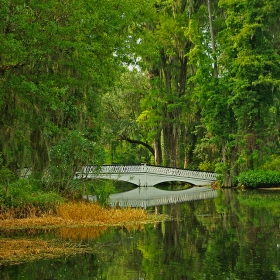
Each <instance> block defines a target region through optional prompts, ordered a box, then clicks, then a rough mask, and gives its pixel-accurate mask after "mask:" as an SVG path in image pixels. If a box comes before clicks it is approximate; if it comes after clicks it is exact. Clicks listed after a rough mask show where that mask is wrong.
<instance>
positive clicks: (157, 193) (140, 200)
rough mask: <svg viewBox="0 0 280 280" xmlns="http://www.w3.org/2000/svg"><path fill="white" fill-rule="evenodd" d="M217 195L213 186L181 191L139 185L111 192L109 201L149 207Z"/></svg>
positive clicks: (125, 205)
mask: <svg viewBox="0 0 280 280" xmlns="http://www.w3.org/2000/svg"><path fill="white" fill-rule="evenodd" d="M217 195H218V193H217V191H216V190H214V189H212V188H211V187H193V188H190V189H187V190H181V191H164V190H159V189H157V188H154V187H139V188H136V189H134V190H131V191H128V192H123V193H117V194H111V195H110V197H109V203H110V205H111V206H116V205H118V206H120V207H142V208H147V207H150V206H158V205H165V204H175V203H182V202H186V201H193V200H200V199H209V198H214V197H216V196H217ZM84 198H85V199H88V200H90V201H96V197H95V196H93V195H87V196H84Z"/></svg>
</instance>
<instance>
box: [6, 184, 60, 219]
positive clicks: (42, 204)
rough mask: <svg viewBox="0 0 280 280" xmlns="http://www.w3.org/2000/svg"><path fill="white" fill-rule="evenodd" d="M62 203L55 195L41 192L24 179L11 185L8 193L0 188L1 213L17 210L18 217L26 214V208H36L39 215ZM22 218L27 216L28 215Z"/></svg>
mask: <svg viewBox="0 0 280 280" xmlns="http://www.w3.org/2000/svg"><path fill="white" fill-rule="evenodd" d="M62 201H63V198H62V197H61V196H59V195H58V194H57V193H55V192H43V191H42V190H40V189H39V188H38V186H37V185H35V184H31V183H30V182H29V181H28V180H25V179H21V180H18V181H16V182H14V183H11V184H10V185H9V191H8V192H6V190H5V187H4V185H1V186H0V204H1V209H2V212H3V211H6V210H7V209H9V208H13V209H17V210H18V211H17V212H18V213H19V215H20V216H22V213H23V212H26V209H27V208H28V209H34V208H36V209H37V210H38V211H39V212H40V213H42V212H48V211H50V210H51V209H55V207H56V205H57V204H59V203H61V202H62ZM27 212H28V211H27ZM29 212H30V211H29ZM24 216H28V214H26V215H24Z"/></svg>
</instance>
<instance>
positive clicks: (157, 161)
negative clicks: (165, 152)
mask: <svg viewBox="0 0 280 280" xmlns="http://www.w3.org/2000/svg"><path fill="white" fill-rule="evenodd" d="M154 149H155V165H161V164H162V148H161V132H160V131H159V132H158V133H157V135H156V136H155V139H154Z"/></svg>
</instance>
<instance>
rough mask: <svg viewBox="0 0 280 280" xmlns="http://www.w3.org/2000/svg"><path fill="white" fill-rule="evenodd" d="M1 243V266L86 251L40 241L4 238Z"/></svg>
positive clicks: (67, 245) (63, 244)
mask: <svg viewBox="0 0 280 280" xmlns="http://www.w3.org/2000/svg"><path fill="white" fill-rule="evenodd" d="M0 241H1V242H0V266H1V265H3V264H8V263H9V264H12V263H19V262H25V261H27V260H28V261H32V260H38V259H41V258H53V257H59V256H64V255H71V254H75V253H82V252H84V251H85V249H84V248H78V247H76V246H74V245H73V244H71V243H60V244H58V243H54V242H51V241H45V240H40V239H10V238H3V239H1V240H0Z"/></svg>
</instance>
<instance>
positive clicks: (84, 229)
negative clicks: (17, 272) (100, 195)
mask: <svg viewBox="0 0 280 280" xmlns="http://www.w3.org/2000/svg"><path fill="white" fill-rule="evenodd" d="M11 211H12V210H11ZM33 213H34V214H33V216H30V217H27V218H13V217H12V213H10V218H3V217H0V230H1V231H3V232H5V231H11V230H12V231H13V230H24V229H32V230H34V229H38V230H39V229H57V231H58V236H59V237H60V238H59V242H58V241H57V240H56V239H53V240H43V239H38V238H37V239H32V238H28V237H24V238H22V237H11V238H10V237H8V238H1V239H0V241H1V242H0V267H1V265H12V264H18V263H21V262H27V261H33V260H38V259H42V258H55V257H60V256H66V255H73V254H78V253H86V252H89V251H90V252H92V251H94V250H96V248H92V247H90V246H87V245H83V246H82V247H81V246H79V243H78V244H77V241H79V238H81V236H84V237H90V238H98V237H99V236H100V235H101V234H102V233H103V232H104V231H105V230H107V229H108V228H110V227H111V228H112V227H116V226H119V227H123V228H125V229H126V230H141V229H142V228H143V227H144V224H149V223H157V222H160V221H163V220H167V219H168V217H167V216H166V215H159V214H153V213H150V212H148V211H145V210H143V209H138V208H133V209H132V208H104V207H101V206H100V205H98V204H97V203H87V202H71V203H63V204H61V205H58V206H57V207H56V213H55V214H54V213H53V214H41V216H39V217H38V216H36V214H35V213H36V211H35V210H34V211H33ZM65 240H67V241H65ZM69 240H71V241H69Z"/></svg>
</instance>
